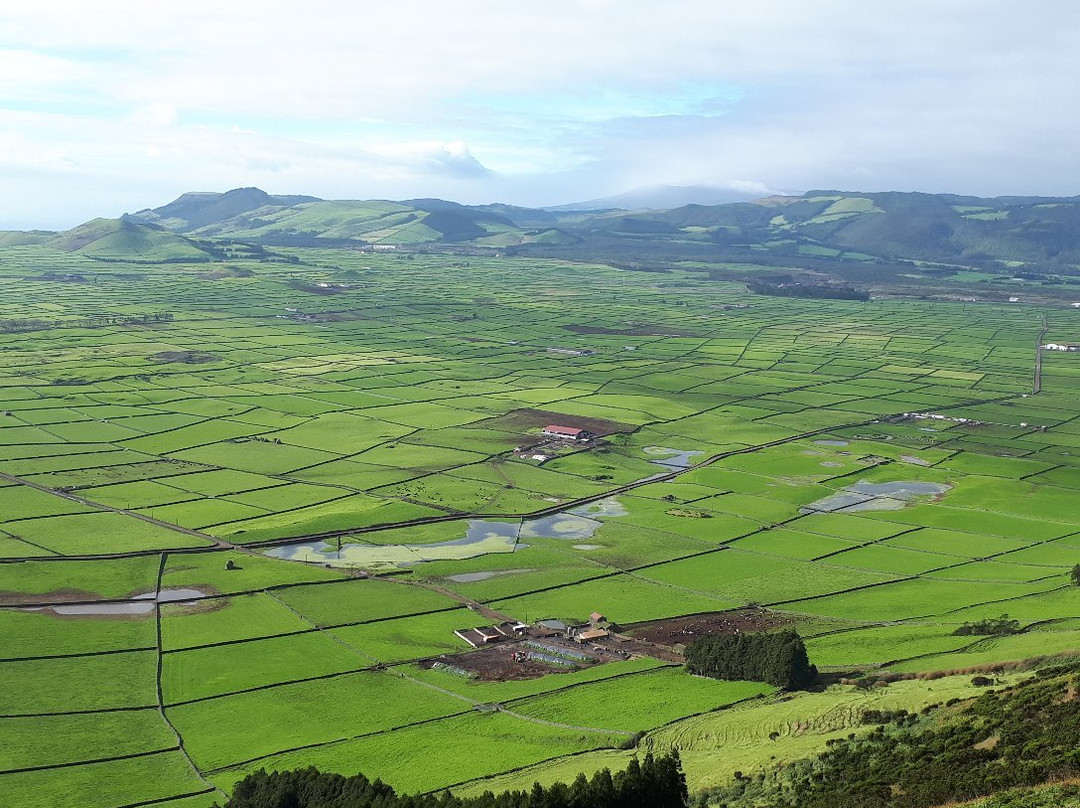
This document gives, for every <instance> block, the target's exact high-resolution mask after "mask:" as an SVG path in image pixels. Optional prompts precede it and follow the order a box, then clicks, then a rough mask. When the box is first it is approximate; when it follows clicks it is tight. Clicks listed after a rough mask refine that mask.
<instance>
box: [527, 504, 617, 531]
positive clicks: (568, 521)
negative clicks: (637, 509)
mask: <svg viewBox="0 0 1080 808" xmlns="http://www.w3.org/2000/svg"><path fill="white" fill-rule="evenodd" d="M626 514H627V510H626V508H625V507H623V504H622V503H621V502H619V499H618V497H606V498H604V499H601V500H597V501H596V502H590V503H589V504H588V505H582V506H581V507H578V508H573V509H571V510H569V511H566V512H565V513H557V514H554V515H552V516H544V517H541V518H540V519H526V520H525V521H524V522H523V523H522V525H521V536H522V537H523V538H530V539H569V540H575V541H581V540H583V539H591V538H592V537H593V534H594V533H596V531H598V530H599V529H600V528H601V527H603V526H604V523H603V522H601V521H599V519H600V518H603V517H613V516H626Z"/></svg>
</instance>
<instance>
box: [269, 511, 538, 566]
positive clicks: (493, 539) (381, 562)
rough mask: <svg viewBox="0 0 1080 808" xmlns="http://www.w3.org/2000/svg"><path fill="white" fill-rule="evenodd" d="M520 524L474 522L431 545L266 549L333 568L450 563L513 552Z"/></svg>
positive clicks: (319, 543) (322, 544)
mask: <svg viewBox="0 0 1080 808" xmlns="http://www.w3.org/2000/svg"><path fill="white" fill-rule="evenodd" d="M520 529H521V528H520V525H518V523H517V522H495V521H491V520H487V519H470V520H469V522H468V526H467V528H466V531H465V535H464V536H462V537H461V538H460V539H451V540H450V541H441V542H433V543H431V544H368V543H366V542H358V541H345V540H342V543H341V547H340V548H339V547H338V545H337V542H336V541H335V542H333V543H330V542H325V541H316V542H296V543H294V544H283V545H281V546H279V547H273V548H271V549H269V550H266V551H265V553H266V555H268V556H270V557H271V558H281V559H285V560H287V561H307V562H310V563H315V564H329V565H330V566H332V567H385V566H400V565H407V564H414V563H417V562H421V561H447V560H457V559H463V558H473V557H475V556H479V555H485V554H486V553H512V552H514V550H516V549H520V548H521V547H522V546H523V545H519V544H518V532H519V531H520Z"/></svg>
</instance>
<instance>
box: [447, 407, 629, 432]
mask: <svg viewBox="0 0 1080 808" xmlns="http://www.w3.org/2000/svg"><path fill="white" fill-rule="evenodd" d="M548 424H562V425H563V426H573V427H577V428H578V429H586V430H588V431H589V432H592V433H593V434H594V435H599V436H600V437H603V436H605V435H611V434H613V433H615V432H632V431H633V430H634V427H633V426H631V425H630V424H624V423H621V422H619V421H609V420H607V419H606V418H586V417H584V416H581V415H564V414H562V413H558V412H547V411H546V410H532V409H525V410H514V411H513V412H508V413H507V414H506V415H500V416H499V417H497V418H488V419H486V420H484V421H476V422H475V423H472V424H468V425H467V426H466V427H465V428H466V429H494V430H498V431H500V432H512V433H515V434H518V433H520V434H521V435H527V434H528V433H530V432H532V431H534V430H537V429H543V428H544V427H545V426H547V425H548Z"/></svg>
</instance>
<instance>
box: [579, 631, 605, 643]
mask: <svg viewBox="0 0 1080 808" xmlns="http://www.w3.org/2000/svg"><path fill="white" fill-rule="evenodd" d="M608 633H609V632H608V630H607V629H603V628H591V629H589V630H588V631H579V632H578V633H577V635H576V636H575V637H574V639H575V640H577V641H578V642H593V641H594V640H602V639H604V638H605V637H607V636H608Z"/></svg>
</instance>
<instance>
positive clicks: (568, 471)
mask: <svg viewBox="0 0 1080 808" xmlns="http://www.w3.org/2000/svg"><path fill="white" fill-rule="evenodd" d="M834 212H836V213H843V211H834ZM269 255H270V258H265V257H264V258H262V259H259V260H256V259H253V258H245V257H237V258H235V259H230V260H229V261H228V262H227V265H226V264H223V265H222V266H221V267H219V268H218V269H219V271H208V266H211V265H208V264H206V263H205V262H204V263H193V264H188V263H183V262H182V261H180V262H172V263H160V264H155V263H145V262H144V263H125V262H123V261H118V260H110V261H108V262H106V261H100V260H94V259H93V258H92V257H88V256H86V255H82V254H79V253H71V252H62V251H60V250H58V249H53V248H50V247H47V246H33V245H31V246H12V247H4V248H2V249H0V325H3V324H5V323H6V324H7V327H6V328H5V329H0V637H2V638H3V643H2V645H0V679H2V682H3V685H4V687H3V689H2V692H3V696H2V697H0V700H2V704H0V757H2V758H3V759H2V760H0V784H2V785H3V786H4V787H5V793H9V794H17V795H19V800H21V801H20V802H16V803H12V804H17V805H26V806H39V805H40V806H57V805H68V804H71V805H76V804H77V805H79V806H81V807H82V808H121V806H133V805H141V804H148V803H150V802H152V801H154V802H155V804H160V805H164V806H167V808H207V806H210V805H211V804H212V803H214V802H215V801H218V802H221V801H223V800H224V798H225V795H227V793H228V791H229V789H230V788H231V787H232V785H233V784H234V783H235V782H237V781H238V780H239V779H240V778H242V777H243V776H244V775H245V774H246V773H248V772H250V771H253V770H255V769H258V768H260V767H265V768H268V769H271V768H292V767H297V766H306V765H309V764H311V765H317V766H319V767H321V768H325V769H328V770H336V771H342V772H346V773H353V772H355V771H357V770H362V771H363V772H364V773H365V774H366V775H368V776H369V777H371V778H373V779H374V778H375V777H379V778H382V779H383V780H384V781H386V782H388V783H390V784H391V785H393V786H394V787H395V788H397V789H399V790H404V791H412V792H416V791H432V790H437V789H441V788H444V787H447V786H452V785H453V786H458V785H461V784H465V785H463V788H464V790H465V791H466V792H469V791H479V790H483V789H484V788H489V787H492V788H494V787H503V786H505V787H515V788H516V787H526V788H527V787H528V786H529V785H530V784H531V782H532V781H533V780H535V779H541V780H545V781H550V780H551V779H554V778H557V777H562V778H564V779H565V778H569V779H572V778H573V776H574V774H576V773H577V772H578V771H582V770H588V771H591V770H592V769H595V768H597V767H600V766H605V765H610V766H612V767H614V766H616V765H619V766H621V765H623V764H624V762H625V759H626V757H627V756H628V755H630V754H632V752H631V751H629V747H630V746H632V745H633V744H634V743H635V742H639V741H641V742H645V743H652V744H653V745H654V746H656V748H659V749H667V748H671V747H679V748H680V749H681V750H682V751H683V760H684V762H685V763H686V767H687V772H688V775H689V777H690V785H691V788H692V789H693V788H697V787H701V786H705V785H715V784H717V783H719V782H721V781H723V780H724V779H725V778H727V777H729V776H730V775H731V773H732V772H733V771H735V770H743V771H754V770H755V767H761V766H765V765H768V761H769V756H770V755H772V756H781V757H785V758H787V759H790V758H791V757H793V756H796V755H801V754H805V753H808V752H812V751H813V750H815V749H817V748H819V747H820V746H821V745H823V744H824V743H825V741H826V740H828V739H830V738H833V737H840V736H842V735H846V734H847V733H849V732H852V731H855V728H856V727H857V726H859V724H860V721H859V716H860V715H861V712H862V711H865V710H867V709H899V708H901V707H903V708H907V709H916V710H917V709H919V708H921V707H922V706H924V705H925V704H929V703H934V702H937V701H941V700H944V699H947V698H952V697H961V696H964V695H970V694H972V693H974V692H976V691H977V688H974V687H973V686H972V685H971V684H970V679H971V675H970V670H974V669H979V670H986V669H990V668H992V667H993V666H995V665H998V664H1001V663H1006V662H1016V661H1019V660H1030V659H1032V658H1035V657H1041V656H1051V655H1069V654H1075V653H1077V652H1080V630H1078V625H1077V622H1076V620H1077V618H1078V617H1080V587H1077V586H1074V585H1073V584H1072V582H1071V580H1070V575H1069V572H1070V570H1071V569H1072V567H1073V565H1075V564H1077V563H1080V504H1078V503H1080V494H1078V490H1077V489H1078V488H1080V425H1078V424H1080V421H1077V407H1076V402H1077V394H1078V389H1080V353H1068V352H1060V353H1059V352H1052V351H1048V352H1045V353H1044V355H1043V356H1042V365H1041V374H1039V379H1038V381H1039V384H1038V385H1036V384H1035V357H1036V345H1037V344H1038V343H1040V342H1044V341H1051V340H1052V341H1056V342H1065V343H1067V342H1078V341H1080V311H1077V310H1074V309H1071V308H1062V307H1056V306H1051V305H1047V306H1045V307H1043V306H1033V305H994V304H988V303H962V302H948V301H931V300H918V299H907V298H891V299H878V300H872V301H869V302H856V301H841V300H812V299H787V298H772V297H762V296H755V295H752V294H750V293H748V292H747V291H746V289H745V288H744V287H743V286H742V285H740V284H736V283H732V282H728V281H724V280H716V279H712V278H710V277H709V276H708V275H707V274H704V273H701V272H695V271H693V270H691V269H669V270H668V271H666V272H660V273H653V272H632V271H625V270H618V269H613V268H611V267H608V266H604V265H600V264H585V263H571V262H568V261H559V260H555V259H545V258H529V257H514V256H509V257H506V256H502V257H500V256H495V255H494V254H492V255H486V256H479V257H478V256H469V257H468V260H467V262H462V261H461V260H460V259H459V258H458V257H457V256H451V255H448V254H440V253H437V252H431V253H426V252H416V253H412V252H402V253H401V254H368V253H362V252H358V251H355V250H351V249H324V248H304V249H299V248H297V249H289V248H277V249H276V250H274V251H273V252H272V253H270V254H269ZM462 263H467V264H468V266H461V265H460V264H462ZM225 270H228V271H225ZM76 276H77V277H79V278H81V280H78V281H74V280H71V278H73V277H76ZM57 278H60V279H61V280H57ZM327 290H332V292H328V291H327ZM12 323H22V324H23V325H12ZM1036 388H1037V389H1038V391H1037V392H1036ZM547 424H564V425H567V426H571V427H575V428H582V429H588V430H589V431H591V432H593V433H594V434H595V435H597V436H598V437H596V438H595V439H593V440H591V441H588V442H587V443H580V444H579V443H576V442H573V441H561V442H560V441H557V440H550V439H546V438H545V437H544V436H543V435H542V434H541V431H542V429H543V427H544V426H545V425H547ZM751 605H752V606H753V607H754V608H755V609H756V610H761V613H765V614H768V615H769V616H770V617H769V619H770V620H772V621H773V622H775V623H776V624H777V625H791V626H794V627H796V628H797V629H798V630H799V632H800V633H801V634H802V636H803V637H804V638H806V644H807V648H808V650H809V653H810V656H811V659H812V660H813V661H815V662H816V663H817V664H818V665H819V667H820V668H821V669H822V670H823V671H824V672H825V673H826V674H830V675H834V676H833V680H832V681H833V683H832V684H830V685H829V686H828V687H827V688H826V689H825V690H824V691H823V692H820V693H810V694H803V695H799V696H798V697H795V698H789V697H787V696H783V695H779V694H775V693H774V692H773V689H772V688H770V687H768V686H766V685H760V684H755V683H746V682H735V683H733V682H714V681H711V680H705V679H700V678H696V677H691V676H690V675H688V674H687V673H685V672H684V671H683V669H682V668H681V667H680V666H679V665H678V664H677V660H678V652H679V648H678V647H677V646H678V642H677V639H678V637H677V636H675V635H674V632H671V633H669V635H667V636H671V637H672V640H671V642H670V644H668V643H661V644H660V646H658V647H651V646H650V642H647V641H645V640H642V639H640V638H639V637H640V635H641V632H638V631H635V629H634V624H638V623H644V622H646V621H664V620H668V619H673V618H680V617H684V616H687V615H696V614H703V613H711V612H724V611H728V610H743V609H746V607H748V606H751ZM593 613H600V614H602V615H603V617H604V618H606V620H604V621H602V622H603V623H605V624H609V625H611V626H613V627H615V628H616V629H618V633H619V634H620V635H622V636H623V637H625V638H626V639H627V642H626V643H625V644H619V643H611V644H610V648H609V651H607V652H597V653H598V654H599V657H598V658H597V659H595V660H589V661H578V662H574V661H573V660H572V659H571V658H569V657H562V658H558V657H557V655H556V661H555V662H552V663H550V664H548V666H547V669H546V673H545V675H543V676H536V675H532V674H529V675H524V674H523V675H521V676H517V677H513V676H501V677H493V676H492V677H487V678H485V676H484V675H480V676H478V677H475V678H472V677H470V676H466V675H462V670H464V669H463V668H460V667H459V666H457V665H455V664H444V665H443V666H442V667H433V665H432V663H433V662H435V661H438V660H440V659H449V660H451V662H452V661H453V659H456V658H458V657H459V655H462V654H469V653H471V652H472V648H471V646H470V645H469V644H467V643H466V641H465V640H463V639H462V638H461V637H460V636H459V635H457V634H455V631H457V630H459V629H469V628H473V627H478V626H491V625H494V624H496V623H501V622H506V623H512V622H516V621H523V622H525V623H534V622H536V621H538V620H541V619H558V620H561V621H564V622H567V623H583V622H585V621H589V620H590V616H591V615H592V614H593ZM1001 614H1008V615H1010V617H1012V618H1014V619H1017V620H1018V621H1019V622H1020V627H1021V629H1022V632H1021V633H1019V634H1015V635H1011V636H1007V637H984V636H958V635H955V634H954V633H953V632H954V631H955V629H956V628H958V627H959V626H961V625H962V624H963V623H965V622H971V621H976V620H983V619H986V618H995V617H998V616H999V615H1001ZM714 622H715V624H718V625H719V624H722V623H723V621H720V620H716V621H714ZM658 625H659V626H661V628H659V629H657V628H656V626H658ZM680 625H681V624H680ZM662 626H663V623H659V624H658V623H656V622H650V632H653V633H650V636H654V637H656V636H665V635H663V629H662ZM635 638H636V639H635ZM507 645H509V643H507ZM515 647H517V646H515ZM627 649H628V650H627ZM534 650H535V649H534ZM485 653H486V651H485ZM507 653H509V652H507ZM605 653H608V656H605V655H604V654H605ZM548 656H550V653H549V654H548ZM559 659H561V660H562V661H561V662H559V661H558V660H559ZM507 664H510V663H507ZM540 664H541V668H538V669H537V670H539V669H542V665H543V663H540ZM529 670H533V671H534V673H535V670H534V669H533V668H529ZM958 670H966V671H969V672H968V673H966V674H965V675H945V673H946V672H950V671H958ZM885 671H889V672H892V673H894V674H897V675H898V676H899V675H902V676H903V677H907V678H904V679H901V680H900V681H895V682H893V683H892V684H890V685H889V686H888V687H887V688H880V689H877V690H874V691H873V692H872V693H865V692H862V691H861V690H858V689H856V688H855V687H854V686H852V685H850V684H841V683H839V682H838V680H839V678H840V677H841V676H843V677H845V680H847V679H849V678H857V677H858V676H860V675H862V674H864V673H868V672H870V673H877V674H880V673H883V672H885ZM468 672H469V671H466V673H468ZM482 673H483V672H482ZM995 675H1002V676H1005V677H1006V678H1007V677H1008V676H1013V677H1020V676H1023V675H1024V674H1023V673H1015V674H1007V675H1006V674H995ZM916 676H927V677H929V676H933V677H939V676H940V677H942V678H934V680H933V681H932V683H931V685H930V686H929V687H928V686H927V682H926V680H920V679H915V678H912V677H916ZM931 688H932V690H931ZM771 733H775V734H776V738H773V739H771V740H770V737H771ZM72 794H77V795H78V799H77V801H76V802H72V801H71V799H72V798H71V795H72Z"/></svg>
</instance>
